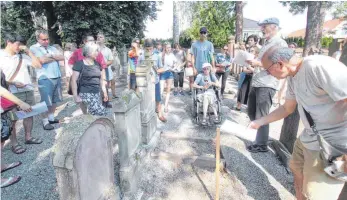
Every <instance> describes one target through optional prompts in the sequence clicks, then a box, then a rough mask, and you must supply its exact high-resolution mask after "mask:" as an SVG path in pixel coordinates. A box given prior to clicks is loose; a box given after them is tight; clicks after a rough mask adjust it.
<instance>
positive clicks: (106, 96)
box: [103, 93, 108, 102]
mask: <svg viewBox="0 0 347 200" xmlns="http://www.w3.org/2000/svg"><path fill="white" fill-rule="evenodd" d="M103 100H104V102H107V101H108V95H107V94H106V93H104V99H103Z"/></svg>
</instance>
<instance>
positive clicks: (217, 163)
mask: <svg viewBox="0 0 347 200" xmlns="http://www.w3.org/2000/svg"><path fill="white" fill-rule="evenodd" d="M219 163H220V129H219V128H217V135H216V198H215V200H219V176H220V171H219V170H220V167H219Z"/></svg>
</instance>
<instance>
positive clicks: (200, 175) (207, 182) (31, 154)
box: [1, 78, 293, 200]
mask: <svg viewBox="0 0 347 200" xmlns="http://www.w3.org/2000/svg"><path fill="white" fill-rule="evenodd" d="M186 85H188V84H186ZM228 90H230V91H233V92H236V84H235V81H234V80H233V78H231V79H230V80H229V81H228ZM226 97H227V98H230V99H225V100H224V101H223V104H224V107H223V109H222V112H223V114H224V115H225V116H226V119H227V120H234V121H237V122H239V123H240V124H247V123H248V118H247V117H246V115H245V113H236V112H234V111H231V110H230V107H231V106H232V105H233V104H234V103H235V101H234V100H233V97H234V95H232V94H229V95H226ZM190 109H191V100H190V97H189V96H185V97H181V96H180V97H174V96H173V95H172V96H171V99H170V107H169V111H170V112H169V114H168V120H169V122H168V123H166V124H163V123H161V122H160V121H158V129H159V130H161V131H163V133H171V134H177V135H181V136H191V137H205V138H206V137H207V138H214V137H215V127H214V126H213V127H207V128H202V127H200V126H198V125H196V124H195V123H194V122H193V121H192V117H191V115H190ZM76 110H77V107H76V105H75V104H74V103H73V102H72V99H71V98H70V97H66V98H65V101H64V103H63V104H62V105H61V106H59V108H58V109H57V112H56V114H57V115H58V118H63V117H68V116H71V115H72V113H73V112H75V111H76ZM34 122H35V124H34V131H33V136H37V137H40V138H42V139H43V140H44V142H43V143H42V144H40V145H26V147H27V151H26V152H25V153H23V154H21V155H15V154H13V153H12V152H11V150H10V145H7V146H6V147H5V149H4V150H3V153H2V155H3V158H2V161H4V162H5V163H11V162H15V161H18V160H20V161H22V162H23V164H22V166H20V167H17V168H15V169H13V170H10V171H8V172H5V173H4V174H3V175H2V176H3V177H9V176H14V175H21V176H22V180H21V181H20V182H19V183H17V184H15V185H13V186H11V187H8V188H5V189H2V194H1V197H2V198H3V199H6V200H22V199H25V200H31V199H32V200H41V199H42V200H56V199H58V194H57V191H56V180H55V173H54V169H53V166H52V164H51V154H50V153H51V147H52V146H53V144H54V141H55V139H56V130H53V131H44V130H43V129H42V125H41V120H40V119H39V118H35V119H34ZM21 126H22V123H18V128H19V129H18V130H20V132H19V135H18V139H19V141H20V142H21V143H23V142H24V134H23V128H22V127H21ZM56 126H57V128H58V126H59V125H56ZM279 127H280V125H279ZM279 130H280V129H279ZM272 131H273V129H271V132H272ZM277 131H278V129H277ZM271 136H273V135H271ZM274 138H276V137H274ZM221 141H222V153H223V155H224V157H225V158H226V161H227V169H228V171H229V173H222V174H221V180H220V191H221V195H220V196H221V198H220V199H227V200H229V199H240V200H243V199H245V200H246V199H247V200H248V199H264V200H265V199H286V200H287V199H292V198H293V195H292V193H293V188H292V177H291V176H290V175H289V174H287V172H286V171H285V170H284V168H283V167H282V166H280V165H279V162H278V161H277V160H276V158H275V157H274V154H273V153H272V152H269V153H265V154H255V155H253V154H249V153H248V152H247V151H245V144H248V143H250V141H249V140H245V139H242V138H238V137H235V136H234V135H232V134H229V133H222V140H221ZM155 151H157V152H158V151H165V152H170V153H176V154H185V155H186V154H188V155H208V156H211V157H213V156H214V155H215V146H214V145H213V144H210V143H196V142H190V141H183V140H173V139H167V138H161V140H160V142H159V144H158V146H157V148H156V150H155ZM140 170H141V172H142V173H141V177H140V184H139V187H140V189H139V192H138V194H139V195H138V198H137V199H142V200H145V199H148V200H150V199H177V200H178V199H179V200H182V199H192V200H194V199H198V200H204V199H214V196H215V173H214V169H211V168H210V169H209V168H199V167H196V166H192V165H188V164H177V163H174V162H171V161H167V160H156V159H151V158H149V157H147V158H146V159H144V160H143V164H142V165H141V166H140Z"/></svg>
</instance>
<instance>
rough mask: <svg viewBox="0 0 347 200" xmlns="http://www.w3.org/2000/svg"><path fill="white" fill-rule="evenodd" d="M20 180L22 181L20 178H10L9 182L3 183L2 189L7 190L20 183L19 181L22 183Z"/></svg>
mask: <svg viewBox="0 0 347 200" xmlns="http://www.w3.org/2000/svg"><path fill="white" fill-rule="evenodd" d="M20 179H21V177H20V176H14V177H10V178H8V179H7V181H5V182H3V183H1V188H5V187H8V186H10V185H13V184H15V183H18V181H20Z"/></svg>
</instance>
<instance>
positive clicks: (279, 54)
mask: <svg viewBox="0 0 347 200" xmlns="http://www.w3.org/2000/svg"><path fill="white" fill-rule="evenodd" d="M294 54H295V50H294V49H291V48H288V47H271V48H270V49H269V50H267V51H266V52H265V54H264V56H263V57H262V59H261V62H262V63H263V66H264V68H265V69H267V68H268V67H269V66H271V64H273V63H279V62H284V63H287V62H289V60H290V59H291V58H292V57H293V56H294Z"/></svg>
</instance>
